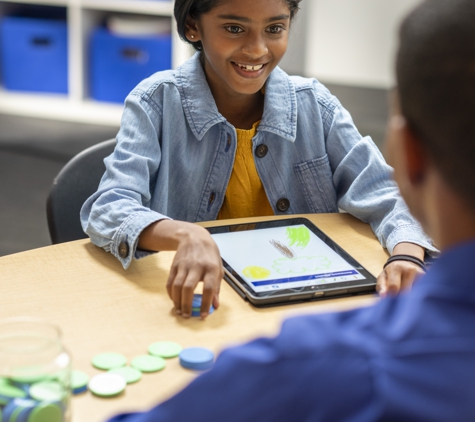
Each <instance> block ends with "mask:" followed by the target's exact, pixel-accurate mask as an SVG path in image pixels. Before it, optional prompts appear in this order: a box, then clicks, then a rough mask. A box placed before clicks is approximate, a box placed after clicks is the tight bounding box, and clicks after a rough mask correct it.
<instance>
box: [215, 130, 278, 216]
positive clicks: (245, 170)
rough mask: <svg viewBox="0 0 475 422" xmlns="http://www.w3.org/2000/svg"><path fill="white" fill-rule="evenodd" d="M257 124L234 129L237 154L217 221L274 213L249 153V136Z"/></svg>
mask: <svg viewBox="0 0 475 422" xmlns="http://www.w3.org/2000/svg"><path fill="white" fill-rule="evenodd" d="M258 125H259V122H257V123H254V125H253V126H252V129H249V130H245V129H236V134H237V150H236V157H235V159H234V166H233V171H232V173H231V178H230V179H229V184H228V187H227V189H226V195H225V197H224V202H223V206H222V207H221V210H220V211H219V214H218V220H223V219H226V218H242V217H258V216H266V215H274V211H273V209H272V207H271V206H270V204H269V200H268V199H267V195H266V192H265V190H264V187H263V186H262V183H261V179H260V178H259V174H258V173H257V169H256V166H255V164H254V156H253V154H252V138H253V137H254V136H255V134H256V130H257V126H258Z"/></svg>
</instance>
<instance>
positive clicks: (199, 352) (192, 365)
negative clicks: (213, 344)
mask: <svg viewBox="0 0 475 422" xmlns="http://www.w3.org/2000/svg"><path fill="white" fill-rule="evenodd" d="M213 364H214V353H213V352H212V351H211V350H209V349H205V348H204V347H189V348H188V349H183V350H182V351H181V352H180V365H181V366H183V367H184V368H187V369H194V370H196V371H203V370H205V369H209V368H211V367H212V366H213Z"/></svg>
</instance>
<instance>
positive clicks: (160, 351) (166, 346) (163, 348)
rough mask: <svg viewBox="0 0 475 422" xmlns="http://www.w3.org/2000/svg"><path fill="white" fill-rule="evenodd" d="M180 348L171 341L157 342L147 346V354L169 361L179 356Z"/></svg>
mask: <svg viewBox="0 0 475 422" xmlns="http://www.w3.org/2000/svg"><path fill="white" fill-rule="evenodd" d="M182 349H183V348H182V347H181V346H180V345H179V344H178V343H175V342H173V341H159V342H157V343H153V344H151V345H150V346H148V353H150V354H151V355H152V356H158V357H161V358H165V359H169V358H174V357H176V356H178V355H179V354H180V352H181V351H182Z"/></svg>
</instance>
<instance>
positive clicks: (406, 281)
mask: <svg viewBox="0 0 475 422" xmlns="http://www.w3.org/2000/svg"><path fill="white" fill-rule="evenodd" d="M422 274H424V271H423V270H422V268H421V267H419V266H418V265H416V264H413V263H412V262H408V261H393V262H391V263H390V264H389V265H388V266H387V267H386V268H385V269H384V270H383V272H382V273H381V274H380V275H379V277H378V280H377V284H376V291H377V292H378V293H379V295H380V296H381V297H385V296H386V295H396V294H398V293H399V292H400V291H401V290H406V289H410V288H411V287H412V284H413V283H414V281H415V280H416V279H417V278H418V277H420V276H421V275H422Z"/></svg>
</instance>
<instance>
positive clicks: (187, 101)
mask: <svg viewBox="0 0 475 422" xmlns="http://www.w3.org/2000/svg"><path fill="white" fill-rule="evenodd" d="M177 82H178V86H179V89H180V94H181V98H182V105H183V110H184V112H185V116H186V119H187V121H188V124H189V125H190V128H191V130H192V131H193V134H194V135H195V136H196V138H197V139H198V140H200V141H201V140H202V139H203V137H204V135H205V134H206V132H207V131H208V130H209V129H210V128H211V127H212V126H214V125H215V124H217V123H220V122H224V121H225V118H224V117H223V116H222V115H221V113H220V112H219V111H218V109H217V107H216V103H215V101H214V98H213V95H212V94H211V90H210V89H209V86H208V82H207V81H206V76H205V73H204V70H203V68H202V66H201V63H200V53H196V54H195V55H194V56H193V57H192V59H191V60H188V61H187V62H186V63H185V64H184V65H182V66H181V67H180V68H179V69H178V70H177ZM259 130H261V131H267V132H271V133H274V134H276V135H278V136H280V137H282V138H284V139H286V140H288V141H291V142H294V141H295V138H296V135H297V97H296V93H295V89H294V86H293V84H292V81H291V80H290V78H289V77H288V76H287V74H286V73H285V72H284V71H282V70H281V69H280V68H278V67H277V68H275V69H274V70H273V71H272V73H271V74H270V76H269V78H268V80H267V82H266V94H265V99H264V114H263V116H262V120H261V123H260V125H259Z"/></svg>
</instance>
